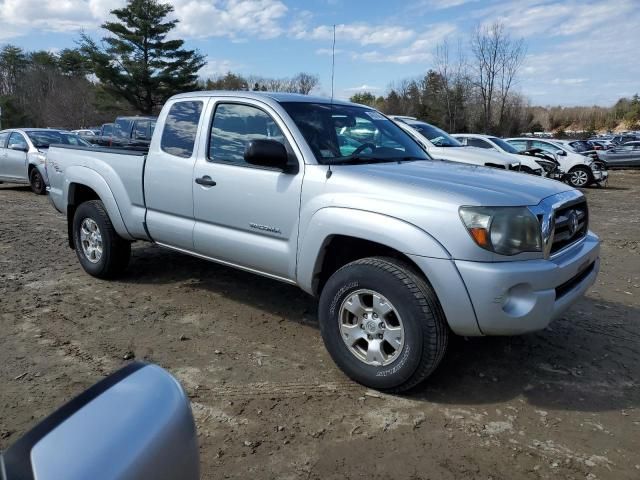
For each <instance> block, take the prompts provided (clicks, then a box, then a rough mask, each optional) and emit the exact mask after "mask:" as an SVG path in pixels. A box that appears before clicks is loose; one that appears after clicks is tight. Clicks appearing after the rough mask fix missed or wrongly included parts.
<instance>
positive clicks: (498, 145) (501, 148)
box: [451, 133, 564, 179]
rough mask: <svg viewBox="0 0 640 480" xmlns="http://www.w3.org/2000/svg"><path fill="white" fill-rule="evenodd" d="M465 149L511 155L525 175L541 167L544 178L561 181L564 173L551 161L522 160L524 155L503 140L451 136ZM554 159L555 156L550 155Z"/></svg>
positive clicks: (539, 159)
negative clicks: (519, 162)
mask: <svg viewBox="0 0 640 480" xmlns="http://www.w3.org/2000/svg"><path fill="white" fill-rule="evenodd" d="M451 136H452V137H453V138H455V139H456V140H458V141H459V142H460V143H461V144H463V145H464V146H465V147H475V148H482V149H485V150H488V151H494V152H500V153H503V154H505V155H512V156H513V158H514V159H515V160H516V161H521V162H522V167H521V171H523V172H525V173H536V172H537V170H538V169H539V168H540V167H542V169H543V171H544V173H543V175H544V176H548V177H550V178H555V179H561V178H562V176H563V175H564V172H562V171H559V169H558V164H557V163H556V162H554V161H552V159H548V160H546V159H541V158H536V157H531V158H526V157H525V158H522V157H523V156H524V155H523V154H522V153H521V152H520V151H519V150H517V149H516V148H515V147H514V146H512V145H510V144H509V143H507V142H505V141H504V140H503V139H501V138H498V137H495V136H493V135H481V134H479V133H454V134H452V135H451ZM551 156H552V157H554V158H555V155H551Z"/></svg>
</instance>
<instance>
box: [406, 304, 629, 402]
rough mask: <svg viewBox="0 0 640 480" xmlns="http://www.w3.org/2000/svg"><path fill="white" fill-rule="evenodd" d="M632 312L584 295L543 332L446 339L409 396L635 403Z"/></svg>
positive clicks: (451, 399)
mask: <svg viewBox="0 0 640 480" xmlns="http://www.w3.org/2000/svg"><path fill="white" fill-rule="evenodd" d="M638 319H640V310H638V309H637V308H633V307H628V306H625V305H621V304H616V303H610V302H605V301H596V300H593V299H591V298H584V299H582V300H580V301H579V302H578V303H577V304H576V305H574V306H573V308H571V309H570V310H569V311H568V312H567V313H566V314H565V315H564V317H563V318H561V319H558V320H556V321H555V322H553V323H552V324H551V325H550V327H549V328H547V329H545V330H543V331H541V332H538V333H534V334H529V335H523V336H519V337H484V338H466V339H465V338H462V337H453V338H452V339H451V342H450V345H449V349H448V352H447V354H446V356H445V358H444V360H443V362H442V363H441V365H440V367H439V368H438V370H437V371H436V372H435V373H434V374H433V376H432V377H431V378H430V379H429V380H428V381H427V383H426V384H424V385H422V386H420V387H418V388H417V389H416V390H415V391H413V392H412V393H411V394H410V395H408V396H409V397H410V398H413V399H423V400H428V401H430V402H434V403H442V404H452V405H460V404H466V405H483V404H492V403H500V402H504V401H508V400H512V399H515V398H518V397H521V398H523V399H525V400H526V401H527V403H529V404H531V405H534V406H537V407H540V408H549V409H560V410H576V411H585V412H597V411H611V410H624V409H626V408H636V407H638V406H640V383H638V378H639V373H640V341H639V340H640V324H639V323H638Z"/></svg>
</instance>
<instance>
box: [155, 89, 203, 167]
mask: <svg viewBox="0 0 640 480" xmlns="http://www.w3.org/2000/svg"><path fill="white" fill-rule="evenodd" d="M202 106H203V104H202V101H197V100H193V101H191V100H189V101H180V102H176V103H174V104H173V105H171V108H170V109H169V113H168V114H167V118H166V119H165V122H164V129H163V130H162V138H161V139H160V148H161V149H162V151H164V152H166V153H168V154H169V155H173V156H175V157H181V158H190V157H191V155H193V147H194V145H195V143H196V133H197V131H198V125H199V123H200V116H201V114H202ZM152 123H153V125H152V126H151V128H155V120H154V121H153V122H152ZM147 125H148V123H147Z"/></svg>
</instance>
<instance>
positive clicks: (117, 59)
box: [80, 0, 205, 114]
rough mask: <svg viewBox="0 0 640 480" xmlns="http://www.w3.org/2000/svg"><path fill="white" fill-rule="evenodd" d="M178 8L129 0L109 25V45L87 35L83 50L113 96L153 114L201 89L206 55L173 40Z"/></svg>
mask: <svg viewBox="0 0 640 480" xmlns="http://www.w3.org/2000/svg"><path fill="white" fill-rule="evenodd" d="M171 12H173V6H171V5H169V4H165V3H161V2H159V1H158V0H129V1H128V2H127V5H126V7H124V8H121V9H116V10H112V11H111V13H112V14H113V15H114V16H115V17H116V18H117V21H110V22H105V23H104V24H103V25H102V28H104V29H105V30H107V31H108V32H109V33H110V34H111V35H109V36H107V37H104V38H103V39H102V41H103V47H101V46H99V45H98V44H97V43H96V42H95V41H94V40H92V39H91V38H89V37H88V36H87V35H86V34H83V35H82V37H81V41H80V46H81V50H82V51H83V52H84V53H85V54H86V55H87V57H88V58H89V62H90V65H91V68H92V70H93V73H94V74H95V75H96V77H97V78H98V79H99V80H100V82H101V84H102V87H103V88H104V89H105V91H106V92H107V93H111V94H113V95H116V96H121V97H122V98H124V99H126V100H127V102H129V103H130V104H131V106H133V107H134V108H135V109H136V110H138V111H140V112H141V113H144V114H151V113H153V112H154V111H155V110H156V109H157V107H158V106H160V105H162V103H164V101H165V100H166V99H167V98H169V97H170V96H171V95H174V94H176V93H180V92H184V91H187V90H195V89H196V88H197V79H198V76H197V74H198V71H199V70H200V68H202V66H203V65H204V64H205V61H204V56H202V55H201V54H200V53H198V52H197V51H195V50H185V49H183V48H182V47H183V45H184V41H183V40H167V39H166V37H167V34H168V33H169V32H170V31H171V30H173V29H174V28H175V26H176V25H177V23H178V20H166V17H167V16H168V15H169V14H170V13H171Z"/></svg>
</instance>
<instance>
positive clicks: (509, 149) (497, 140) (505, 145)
mask: <svg viewBox="0 0 640 480" xmlns="http://www.w3.org/2000/svg"><path fill="white" fill-rule="evenodd" d="M489 140H491V141H492V142H493V143H495V144H496V145H498V146H499V147H500V148H501V149H502V150H504V151H505V152H507V153H520V150H518V149H517V148H515V147H514V146H513V145H511V144H509V143H507V142H505V141H504V140H502V139H501V138H498V137H490V138H489Z"/></svg>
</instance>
